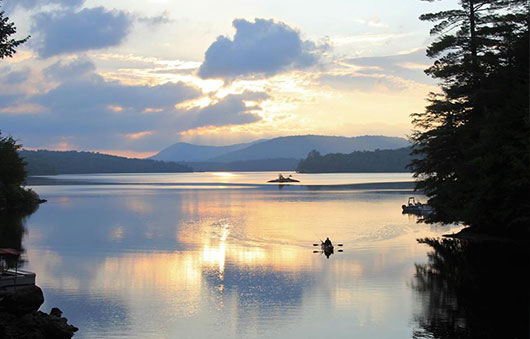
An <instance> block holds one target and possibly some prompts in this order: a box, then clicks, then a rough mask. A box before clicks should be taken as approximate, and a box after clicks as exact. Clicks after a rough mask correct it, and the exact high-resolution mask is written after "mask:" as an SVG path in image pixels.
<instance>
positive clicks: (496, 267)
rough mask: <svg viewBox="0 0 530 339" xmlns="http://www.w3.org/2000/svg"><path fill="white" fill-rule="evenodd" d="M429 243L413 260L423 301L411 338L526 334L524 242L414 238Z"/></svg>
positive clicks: (415, 285)
mask: <svg viewBox="0 0 530 339" xmlns="http://www.w3.org/2000/svg"><path fill="white" fill-rule="evenodd" d="M418 241H419V242H420V243H423V244H427V245H429V246H430V247H432V249H433V251H432V252H430V253H429V254H428V263H427V264H421V265H420V264H416V275H415V277H414V280H413V284H412V286H413V288H414V289H415V290H416V292H417V293H418V297H419V300H421V301H422V312H421V314H419V315H417V316H416V319H415V320H416V322H417V324H418V325H419V328H418V329H416V330H415V331H414V338H527V337H528V335H529V313H530V312H529V287H528V286H530V285H529V284H528V283H529V280H530V279H529V273H530V272H529V271H530V266H529V260H530V257H529V249H528V244H516V243H504V242H497V241H468V240H458V239H432V238H425V239H420V240H418Z"/></svg>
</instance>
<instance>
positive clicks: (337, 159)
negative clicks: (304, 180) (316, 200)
mask: <svg viewBox="0 0 530 339" xmlns="http://www.w3.org/2000/svg"><path fill="white" fill-rule="evenodd" d="M410 151H411V149H410V147H403V148H398V149H395V150H375V151H356V152H352V153H349V154H343V153H330V154H326V155H321V154H320V153H319V152H318V151H315V150H313V151H311V152H309V154H308V155H307V158H306V159H303V160H301V161H300V162H299V163H298V167H297V168H296V171H297V172H300V173H363V172H364V173H373V172H387V173H389V172H408V170H407V168H406V167H407V164H409V163H410V161H411V156H410Z"/></svg>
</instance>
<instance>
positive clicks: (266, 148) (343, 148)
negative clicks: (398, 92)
mask: <svg viewBox="0 0 530 339" xmlns="http://www.w3.org/2000/svg"><path fill="white" fill-rule="evenodd" d="M407 146H409V142H408V140H407V139H404V138H397V137H385V136H380V135H365V136H359V137H352V138H348V137H335V136H323V135H297V136H288V137H279V138H274V139H269V140H257V141H254V142H250V143H244V144H235V145H229V146H200V145H193V144H188V143H184V142H179V143H176V144H174V145H171V146H169V147H167V148H165V149H163V150H162V151H160V152H159V153H158V154H156V155H154V156H152V157H151V159H155V160H164V161H178V162H189V163H193V162H201V163H210V164H212V163H218V162H221V163H236V162H243V161H254V160H266V159H280V158H281V159H302V158H305V157H306V156H307V154H308V153H309V152H311V151H312V150H317V151H319V152H320V153H321V154H328V153H351V152H353V151H373V150H376V149H396V148H401V147H407ZM190 165H192V166H193V164H190Z"/></svg>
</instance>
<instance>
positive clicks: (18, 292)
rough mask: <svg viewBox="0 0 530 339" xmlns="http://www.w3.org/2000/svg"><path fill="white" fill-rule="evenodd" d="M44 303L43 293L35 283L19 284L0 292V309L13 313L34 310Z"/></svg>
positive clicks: (22, 313) (21, 313)
mask: <svg viewBox="0 0 530 339" xmlns="http://www.w3.org/2000/svg"><path fill="white" fill-rule="evenodd" d="M42 303H44V295H43V294H42V290H41V289H40V287H38V286H36V285H29V286H20V287H17V288H16V289H9V290H7V291H6V290H3V291H1V292H0V311H7V312H9V313H13V314H15V315H24V314H26V313H30V312H34V311H37V310H38V309H39V307H40V306H41V305H42Z"/></svg>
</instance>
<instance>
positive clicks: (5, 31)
mask: <svg viewBox="0 0 530 339" xmlns="http://www.w3.org/2000/svg"><path fill="white" fill-rule="evenodd" d="M0 6H1V0H0ZM16 32H17V29H16V27H15V24H14V23H12V22H9V18H8V17H4V11H1V10H0V59H3V58H5V57H12V56H13V54H15V53H16V51H15V48H16V47H18V46H20V45H22V44H23V43H25V42H26V41H28V39H29V38H30V36H29V35H28V36H27V37H25V38H24V39H20V40H15V39H12V38H10V36H11V35H13V34H15V33H16Z"/></svg>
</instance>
